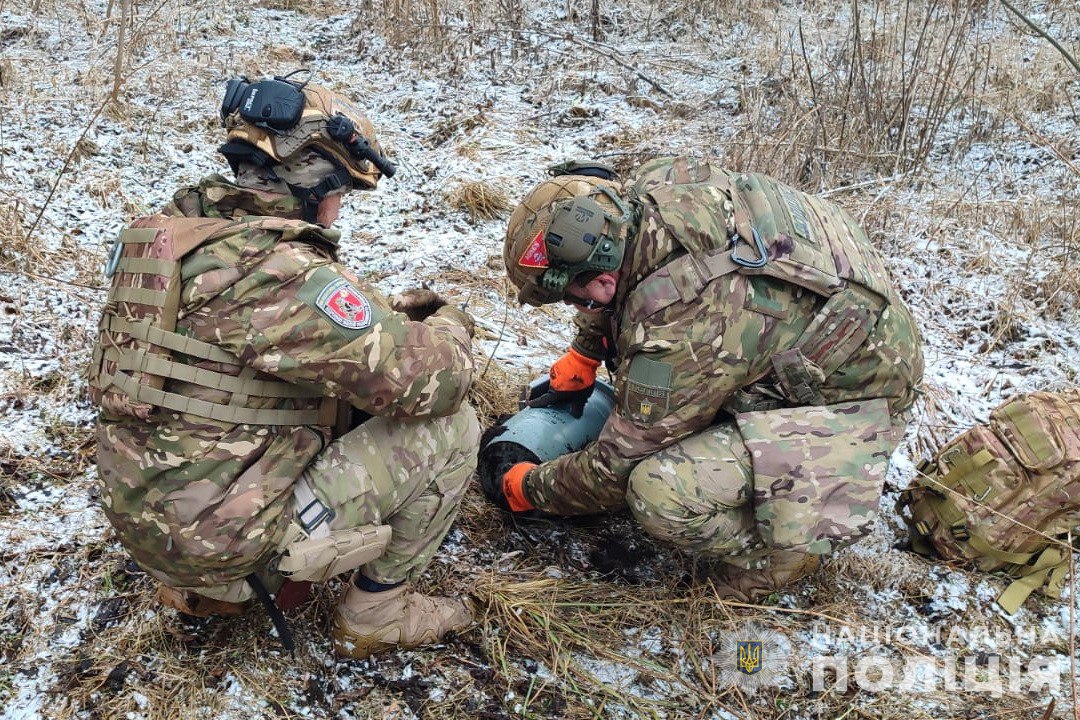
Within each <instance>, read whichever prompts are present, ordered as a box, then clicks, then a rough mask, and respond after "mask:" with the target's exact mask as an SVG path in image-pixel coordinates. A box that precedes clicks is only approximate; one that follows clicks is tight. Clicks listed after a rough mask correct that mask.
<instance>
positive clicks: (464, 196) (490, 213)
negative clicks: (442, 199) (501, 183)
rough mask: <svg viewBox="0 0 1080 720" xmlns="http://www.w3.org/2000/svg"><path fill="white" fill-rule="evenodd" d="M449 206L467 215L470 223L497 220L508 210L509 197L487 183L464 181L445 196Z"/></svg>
mask: <svg viewBox="0 0 1080 720" xmlns="http://www.w3.org/2000/svg"><path fill="white" fill-rule="evenodd" d="M447 201H448V202H449V203H450V206H451V207H453V208H455V209H457V210H461V211H462V212H465V213H467V214H468V215H469V219H470V220H471V221H472V222H474V223H475V222H477V221H478V220H497V219H498V218H501V217H505V216H506V214H507V211H508V210H509V209H510V197H509V196H508V195H507V194H506V193H505V192H503V191H502V190H500V189H499V188H497V187H495V186H494V185H492V184H491V183H489V182H485V181H483V180H465V181H463V182H461V183H459V184H458V185H457V186H456V187H455V188H454V189H453V190H451V191H450V193H449V195H448V196H447Z"/></svg>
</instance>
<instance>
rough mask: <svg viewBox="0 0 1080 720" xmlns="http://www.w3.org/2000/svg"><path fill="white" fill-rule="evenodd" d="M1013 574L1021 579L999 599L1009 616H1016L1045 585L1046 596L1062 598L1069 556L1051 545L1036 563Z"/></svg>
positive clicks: (1025, 566) (1006, 589) (1012, 584)
mask: <svg viewBox="0 0 1080 720" xmlns="http://www.w3.org/2000/svg"><path fill="white" fill-rule="evenodd" d="M1031 555H1034V553H1031ZM1012 572H1013V573H1014V574H1018V575H1020V578H1019V579H1017V580H1014V581H1013V582H1012V583H1010V584H1009V586H1008V587H1007V588H1005V590H1004V591H1003V592H1002V593H1001V594H1000V595H998V598H997V602H998V605H1000V606H1001V609H1002V610H1004V611H1005V612H1007V613H1008V614H1009V615H1013V614H1015V613H1016V611H1017V610H1019V609H1020V606H1021V605H1023V603H1024V601H1025V600H1027V598H1028V596H1029V595H1031V593H1033V592H1035V591H1036V590H1038V589H1039V588H1040V587H1042V586H1043V585H1045V586H1046V587H1045V588H1044V589H1043V592H1044V593H1045V594H1047V595H1049V596H1050V597H1052V598H1058V597H1061V590H1062V588H1063V586H1064V584H1065V576H1066V575H1067V574H1068V572H1069V561H1068V555H1066V554H1065V553H1064V552H1063V551H1062V550H1061V548H1058V547H1055V546H1053V545H1051V546H1049V547H1047V548H1046V549H1045V550H1043V551H1042V552H1041V553H1039V554H1038V557H1036V558H1035V562H1034V563H1032V564H1031V565H1024V566H1022V567H1020V568H1015V569H1013V570H1012Z"/></svg>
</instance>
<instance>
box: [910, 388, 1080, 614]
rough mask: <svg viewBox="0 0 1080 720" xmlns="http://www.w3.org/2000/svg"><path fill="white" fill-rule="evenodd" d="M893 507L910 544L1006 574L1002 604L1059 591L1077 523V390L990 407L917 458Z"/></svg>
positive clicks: (1009, 606) (1011, 609)
mask: <svg viewBox="0 0 1080 720" xmlns="http://www.w3.org/2000/svg"><path fill="white" fill-rule="evenodd" d="M897 510H898V511H899V512H900V514H901V516H902V517H903V518H904V519H905V521H906V522H907V524H908V528H909V530H910V534H911V543H912V549H913V550H915V551H916V552H918V553H920V554H923V555H927V556H930V557H940V558H943V559H945V560H949V561H957V562H962V563H965V564H967V565H969V566H974V567H977V568H979V569H980V570H984V571H988V572H992V571H1001V572H1004V573H1005V574H1007V575H1009V576H1011V577H1013V578H1016V580H1015V582H1013V583H1012V584H1010V585H1009V586H1008V587H1007V588H1006V589H1005V591H1004V592H1003V593H1002V594H1001V595H1000V596H999V597H998V603H999V604H1000V605H1001V607H1002V608H1003V609H1004V610H1005V611H1006V612H1008V613H1010V614H1012V613H1015V612H1016V610H1017V609H1018V608H1019V607H1020V605H1021V604H1022V603H1023V602H1024V600H1025V599H1027V597H1028V595H1030V594H1031V593H1032V592H1034V591H1035V590H1036V589H1038V588H1041V589H1042V592H1043V593H1044V594H1045V595H1048V596H1050V597H1055V598H1056V597H1059V596H1060V595H1061V589H1062V585H1063V583H1064V581H1065V579H1066V578H1067V577H1068V574H1069V556H1070V554H1071V551H1072V548H1070V547H1069V544H1068V542H1067V541H1066V537H1067V533H1068V532H1069V530H1071V529H1072V528H1074V527H1076V525H1077V524H1078V523H1080V389H1074V390H1070V391H1066V392H1062V393H1049V392H1035V393H1031V394H1029V395H1024V396H1020V397H1017V398H1014V399H1012V400H1010V401H1008V402H1006V403H1005V404H1003V405H1001V406H999V407H998V408H997V409H995V410H994V411H993V412H992V413H990V421H989V423H988V424H986V425H976V426H975V427H973V428H972V429H970V430H968V431H967V432H965V433H963V434H961V435H960V436H959V437H957V438H955V439H954V440H952V441H951V442H949V443H947V444H946V445H945V446H944V447H942V448H941V449H940V450H939V451H938V452H937V454H936V455H935V456H934V458H933V459H931V460H929V461H927V462H924V463H923V464H922V465H920V466H919V473H918V475H917V476H916V478H915V480H914V482H913V484H912V486H911V487H909V488H908V489H906V490H904V491H903V492H902V493H901V495H900V498H899V500H898V501H897Z"/></svg>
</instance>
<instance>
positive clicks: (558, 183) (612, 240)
mask: <svg viewBox="0 0 1080 720" xmlns="http://www.w3.org/2000/svg"><path fill="white" fill-rule="evenodd" d="M549 172H551V174H552V175H553V176H554V177H552V178H551V179H550V180H545V181H544V182H542V183H540V184H539V185H537V186H536V187H535V188H533V189H532V190H531V191H529V193H528V194H527V195H526V196H525V197H524V199H522V201H521V203H520V204H519V205H518V206H517V207H516V208H515V209H514V212H513V214H512V215H511V216H510V222H509V224H508V225H507V228H506V241H505V244H504V245H503V262H504V263H505V264H506V273H507V276H508V277H509V278H510V282H512V283H513V284H514V286H515V287H517V289H518V291H519V293H518V299H519V300H520V302H522V303H528V304H529V305H544V304H546V303H553V302H559V301H560V300H562V299H563V292H564V291H565V290H566V286H567V284H569V283H570V282H571V281H572V280H573V279H574V278H575V277H577V276H578V275H580V274H582V273H585V272H607V271H611V270H616V269H618V268H619V266H620V265H621V264H622V259H623V250H624V247H625V244H626V237H625V232H626V226H627V223H628V221H629V220H630V214H629V210H628V207H627V205H626V203H625V202H624V201H623V200H622V198H621V197H620V196H619V193H620V192H621V189H622V187H621V185H620V183H618V182H617V181H616V180H615V173H614V172H613V171H612V170H611V169H610V168H608V167H606V166H604V165H600V164H597V163H577V162H569V163H563V164H561V165H556V166H555V167H552V168H550V169H549Z"/></svg>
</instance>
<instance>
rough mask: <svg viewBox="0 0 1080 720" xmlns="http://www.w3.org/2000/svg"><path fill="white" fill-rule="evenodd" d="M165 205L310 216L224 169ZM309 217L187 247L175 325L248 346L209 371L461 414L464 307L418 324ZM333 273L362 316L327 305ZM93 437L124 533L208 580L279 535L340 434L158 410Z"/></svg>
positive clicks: (174, 572) (261, 551)
mask: <svg viewBox="0 0 1080 720" xmlns="http://www.w3.org/2000/svg"><path fill="white" fill-rule="evenodd" d="M164 213H165V214H167V215H171V216H189V217H228V218H242V217H246V216H250V215H253V214H259V213H264V214H269V215H274V216H276V217H298V216H299V214H300V207H299V203H298V202H297V201H296V199H295V198H293V197H291V196H285V197H281V196H273V197H271V196H265V195H262V194H259V193H256V192H252V191H248V190H244V189H242V188H239V187H237V186H235V185H232V184H230V183H228V182H227V181H225V180H224V178H221V177H219V176H212V177H210V178H208V179H207V180H205V181H203V182H202V183H201V184H200V185H199V186H198V187H196V188H191V189H188V190H186V191H181V192H180V193H178V194H177V196H176V197H175V198H174V200H173V203H172V204H170V205H169V206H168V207H167V208H166V209H165V211H164ZM301 225H302V227H299V229H297V230H294V231H289V230H280V231H279V230H269V229H256V230H251V229H249V230H238V231H237V232H235V233H231V234H225V235H224V236H223V237H220V238H217V239H214V240H212V241H210V242H208V243H205V244H203V245H202V246H201V247H199V248H198V249H197V250H196V251H194V252H192V253H191V254H189V255H188V256H187V257H185V258H184V260H183V264H182V270H181V277H182V286H181V297H180V313H179V319H178V321H177V331H178V332H180V333H184V334H187V335H190V336H191V337H194V338H196V339H200V340H204V341H206V342H212V343H214V344H216V345H218V346H220V347H221V348H223V349H225V350H227V351H228V352H230V353H232V354H233V355H235V356H237V357H238V358H239V359H240V364H238V365H227V364H222V363H217V364H214V366H213V367H210V365H209V364H206V365H205V366H206V367H207V369H211V370H214V371H216V372H219V373H223V374H227V375H235V376H237V377H242V378H247V379H249V380H254V381H257V380H285V381H287V382H290V383H295V384H297V385H302V386H303V387H305V388H308V389H314V390H317V391H319V392H321V393H322V394H324V395H328V396H334V397H337V398H339V399H340V400H343V401H345V402H347V403H348V404H349V405H351V406H352V407H354V408H358V409H360V410H363V411H366V412H368V413H370V414H372V415H377V416H384V417H389V418H402V419H404V418H430V417H440V416H446V415H451V414H453V413H455V412H456V411H457V410H458V408H459V406H460V404H461V401H462V398H463V396H464V394H465V392H466V390H467V388H468V386H469V383H470V381H471V375H472V356H471V353H470V339H469V336H468V334H467V333H466V331H465V328H464V327H463V326H462V324H461V320H462V318H461V314H460V311H458V310H456V309H453V308H450V307H447V308H443V309H440V310H439V311H438V312H436V313H435V314H434V315H432V316H431V317H429V318H427V319H426V320H425V321H424V322H410V321H409V320H408V319H407V318H406V317H405V316H404V315H402V314H400V313H396V312H394V311H393V310H392V309H391V308H390V306H389V305H388V303H387V301H386V300H385V299H384V298H383V297H382V296H381V295H380V294H379V293H378V292H377V291H376V290H375V289H374V288H372V287H371V286H370V285H368V284H367V283H365V282H363V281H362V280H360V279H359V278H357V277H356V276H355V275H353V274H352V273H351V272H350V271H349V270H347V269H346V268H345V267H343V266H341V265H339V264H338V263H336V262H335V247H336V240H337V237H336V234H335V233H333V232H332V231H325V230H322V229H320V228H318V227H316V226H310V225H306V224H301ZM333 281H341V282H344V283H346V284H347V285H348V286H349V287H350V288H352V291H354V292H356V293H359V294H360V295H362V296H363V297H364V298H365V299H366V300H367V302H368V303H369V306H370V313H371V315H370V318H369V321H368V322H367V324H366V325H365V326H364V327H356V328H348V327H343V326H341V325H340V324H337V323H335V322H333V321H332V320H331V319H330V318H329V317H328V315H327V314H326V312H325V311H324V310H321V309H320V308H319V306H318V302H317V298H318V295H319V292H320V291H321V290H322V289H323V288H325V286H326V285H328V284H329V283H331V282H333ZM173 359H174V360H176V361H178V362H184V361H185V358H184V357H182V356H179V354H175V353H174V358H173ZM203 365H204V364H203V363H200V366H203ZM165 389H166V390H168V391H170V392H173V393H177V394H181V395H183V394H188V395H191V396H195V397H200V398H203V399H207V400H210V401H213V402H216V403H226V404H229V403H232V404H235V405H239V406H244V407H252V408H260V407H262V408H265V407H289V406H290V404H291V403H293V402H298V401H294V400H288V399H273V398H262V397H258V396H257V395H251V396H250V397H247V396H243V395H241V394H239V393H234V394H230V393H228V392H225V391H222V390H211V389H209V388H206V387H203V386H200V385H194V384H191V383H184V382H180V381H177V380H171V381H169V382H167V383H166V388H165ZM303 402H311V401H309V400H304V401H303ZM97 435H98V466H99V475H100V485H101V496H102V501H103V505H104V508H105V512H106V514H107V515H108V517H109V519H110V521H111V522H112V523H113V525H114V526H115V527H116V529H117V532H118V534H119V536H120V539H121V541H122V542H123V544H124V545H125V547H126V548H127V549H128V550H129V552H130V553H131V555H132V556H133V558H134V559H135V560H136V561H137V562H138V563H139V564H140V565H141V566H142V567H143V568H145V569H146V570H147V571H148V572H150V573H151V574H153V575H155V576H156V577H158V578H159V579H161V580H162V581H164V582H166V583H167V584H170V585H173V586H175V587H203V586H219V585H224V584H228V583H229V582H231V581H234V580H236V579H237V578H242V577H244V576H246V575H247V574H249V573H251V572H252V571H254V570H256V569H259V568H261V567H262V566H264V565H265V563H266V561H267V559H268V558H269V556H270V555H272V554H273V553H275V552H276V551H277V550H278V549H279V545H280V543H281V541H282V538H283V536H284V534H285V531H286V528H287V526H288V524H289V522H290V521H291V520H292V519H293V513H292V506H293V503H292V492H291V491H292V485H293V483H294V482H295V480H296V478H298V477H299V476H300V475H301V473H302V472H303V471H304V469H305V468H306V467H307V466H308V465H309V464H310V462H311V461H312V460H313V459H314V458H315V457H316V456H317V455H318V453H319V452H320V450H322V448H323V447H324V445H325V444H326V443H327V442H329V440H330V428H329V427H323V426H293V427H290V426H283V425H261V426H252V425H241V424H233V423H226V422H217V421H213V420H208V419H206V418H204V417H199V416H196V415H186V414H180V413H176V412H171V411H166V410H163V409H159V410H158V411H156V412H154V413H153V414H152V415H150V417H149V418H148V420H146V421H143V420H141V419H138V418H136V417H132V416H129V415H116V414H112V413H110V412H108V411H103V412H102V414H101V416H100V420H99V423H98V429H97Z"/></svg>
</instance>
